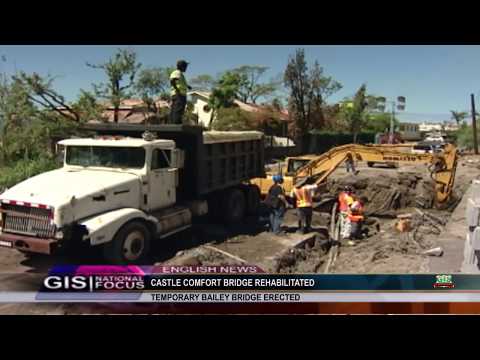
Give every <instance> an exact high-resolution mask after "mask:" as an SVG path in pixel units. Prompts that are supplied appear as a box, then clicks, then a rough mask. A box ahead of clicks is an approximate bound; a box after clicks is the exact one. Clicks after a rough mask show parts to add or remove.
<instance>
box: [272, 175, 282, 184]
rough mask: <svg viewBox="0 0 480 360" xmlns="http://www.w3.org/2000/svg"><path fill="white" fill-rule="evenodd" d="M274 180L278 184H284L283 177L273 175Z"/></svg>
mask: <svg viewBox="0 0 480 360" xmlns="http://www.w3.org/2000/svg"><path fill="white" fill-rule="evenodd" d="M272 180H273V181H274V182H276V183H283V176H282V175H273V176H272Z"/></svg>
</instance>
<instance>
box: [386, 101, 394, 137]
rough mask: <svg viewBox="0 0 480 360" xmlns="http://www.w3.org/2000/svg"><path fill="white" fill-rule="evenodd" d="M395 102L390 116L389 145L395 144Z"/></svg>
mask: <svg viewBox="0 0 480 360" xmlns="http://www.w3.org/2000/svg"><path fill="white" fill-rule="evenodd" d="M395 105H396V104H395V101H392V113H391V114H390V138H389V140H388V143H389V144H390V143H391V144H393V139H394V136H393V135H394V134H393V130H394V129H393V119H395Z"/></svg>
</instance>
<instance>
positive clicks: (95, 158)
mask: <svg viewBox="0 0 480 360" xmlns="http://www.w3.org/2000/svg"><path fill="white" fill-rule="evenodd" d="M66 163H67V164H68V165H79V166H99V167H109V168H130V169H141V168H143V166H144V165H145V149H143V148H141V147H116V146H67V155H66Z"/></svg>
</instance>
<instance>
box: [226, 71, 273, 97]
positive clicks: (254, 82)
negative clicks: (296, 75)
mask: <svg viewBox="0 0 480 360" xmlns="http://www.w3.org/2000/svg"><path fill="white" fill-rule="evenodd" d="M267 70H268V66H259V65H243V66H240V67H238V68H236V69H233V70H232V71H233V72H234V73H237V74H239V75H240V77H241V82H240V86H239V88H238V99H239V100H241V101H243V102H245V103H253V104H256V102H257V100H258V99H259V98H265V97H268V96H271V95H273V94H274V93H275V91H276V90H277V89H278V87H279V86H280V84H281V81H275V80H273V79H271V80H270V81H268V82H260V80H261V78H262V77H263V76H264V74H265V72H266V71H267Z"/></svg>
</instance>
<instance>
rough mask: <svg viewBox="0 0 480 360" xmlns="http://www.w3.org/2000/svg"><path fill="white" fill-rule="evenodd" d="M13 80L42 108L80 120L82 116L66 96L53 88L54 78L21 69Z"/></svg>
mask: <svg viewBox="0 0 480 360" xmlns="http://www.w3.org/2000/svg"><path fill="white" fill-rule="evenodd" d="M12 79H13V81H14V82H16V83H17V84H18V85H19V86H22V87H23V88H24V91H25V94H26V96H27V97H28V99H29V100H30V101H32V102H33V103H36V104H37V105H40V106H41V107H42V109H48V110H50V111H53V112H55V113H57V115H59V116H61V117H63V118H65V119H67V120H74V121H76V122H80V120H81V118H80V115H79V114H78V112H77V111H75V109H74V108H73V107H72V106H70V105H69V104H68V103H67V101H66V100H65V98H64V97H63V96H62V95H60V94H59V93H58V92H57V91H55V90H54V89H53V81H54V78H52V77H50V76H46V77H42V76H40V75H39V74H37V73H35V72H34V73H33V74H30V75H29V74H27V73H25V72H23V71H21V72H20V73H19V74H18V75H14V76H13V77H12Z"/></svg>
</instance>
